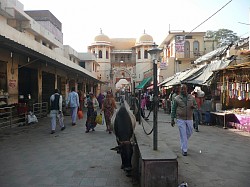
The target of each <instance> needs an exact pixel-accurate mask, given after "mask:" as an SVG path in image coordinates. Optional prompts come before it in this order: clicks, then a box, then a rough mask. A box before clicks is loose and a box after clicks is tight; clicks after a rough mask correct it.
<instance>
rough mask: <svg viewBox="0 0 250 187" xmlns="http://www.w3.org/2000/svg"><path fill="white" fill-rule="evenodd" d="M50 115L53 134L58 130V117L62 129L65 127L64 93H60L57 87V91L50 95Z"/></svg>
mask: <svg viewBox="0 0 250 187" xmlns="http://www.w3.org/2000/svg"><path fill="white" fill-rule="evenodd" d="M50 117H51V134H54V133H55V130H56V119H57V118H58V121H59V125H60V127H61V130H62V131H63V130H64V129H65V126H64V123H63V113H62V95H60V94H59V90H58V89H55V93H54V94H53V95H51V97H50Z"/></svg>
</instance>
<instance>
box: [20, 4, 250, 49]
mask: <svg viewBox="0 0 250 187" xmlns="http://www.w3.org/2000/svg"><path fill="white" fill-rule="evenodd" d="M19 1H20V2H21V3H22V4H23V5H24V10H49V11H50V12H51V13H52V14H53V15H54V16H55V17H56V18H57V19H58V20H59V21H60V22H61V23H62V32H63V44H64V45H69V46H71V47H72V48H73V49H75V50H76V51H77V52H87V47H88V46H90V45H91V43H93V41H94V38H95V36H97V35H99V34H100V29H102V32H103V34H105V35H107V36H108V37H109V38H139V37H140V36H141V35H142V34H143V33H144V30H145V33H146V34H149V35H151V36H152V37H153V39H154V41H155V43H156V44H158V45H160V44H161V43H162V42H163V40H164V39H165V38H166V37H167V35H168V32H169V30H170V31H173V32H174V31H183V30H184V31H185V32H191V31H193V32H206V31H207V30H212V31H216V30H219V29H229V30H232V31H233V32H235V33H236V34H237V35H238V36H240V37H247V36H249V35H250V25H249V23H250V21H249V19H250V18H249V17H250V0H173V1H170V0H153V1H149V0H70V1H66V0H42V1H34V0H19ZM227 3H228V4H227ZM226 4H227V5H226ZM225 5H226V6H225ZM223 6H225V7H224V8H222V7H223ZM221 8H222V9H221ZM220 9H221V10H220ZM219 10H220V11H219ZM217 11H219V12H218V13H216V12H217ZM215 13H216V14H215ZM213 14H215V15H214V16H212V15H213ZM210 16H212V17H211V18H210V19H208V18H209V17H210ZM206 19H208V20H207V21H205V20H206ZM204 21H205V22H204ZM202 22H204V23H203V24H202V25H201V26H199V27H198V28H196V27H197V26H198V25H200V24H201V23H202ZM195 28H196V29H195ZM194 29H195V30H194Z"/></svg>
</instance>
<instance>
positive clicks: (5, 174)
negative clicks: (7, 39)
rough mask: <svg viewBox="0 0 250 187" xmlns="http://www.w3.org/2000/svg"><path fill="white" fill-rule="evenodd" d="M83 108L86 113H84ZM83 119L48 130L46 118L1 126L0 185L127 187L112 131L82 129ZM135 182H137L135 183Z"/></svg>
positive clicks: (12, 186) (127, 179)
mask: <svg viewBox="0 0 250 187" xmlns="http://www.w3.org/2000/svg"><path fill="white" fill-rule="evenodd" d="M85 114H86V113H84V115H85ZM85 121H86V115H85V116H84V119H82V120H81V121H77V126H76V127H72V126H71V125H70V124H71V123H70V117H69V116H66V117H65V124H66V125H67V126H66V129H65V130H64V131H60V128H58V126H57V129H56V133H55V134H53V135H51V134H50V118H43V119H40V120H39V123H38V124H34V125H32V126H24V127H16V128H13V129H5V130H0V150H1V152H0V166H1V170H0V186H1V187H30V186H32V187H39V186H41V187H52V186H56V187H78V186H83V187H94V186H99V187H104V186H105V187H106V186H107V187H109V186H112V187H114V186H116V187H131V186H133V181H132V179H131V178H129V177H126V176H125V173H124V172H123V170H121V169H120V166H121V161H120V155H119V154H117V153H116V152H115V151H111V150H110V148H112V147H113V146H116V141H115V136H114V135H113V134H108V133H107V132H106V128H105V126H101V125H98V126H97V127H96V131H95V132H90V133H85V128H84V127H85V126H84V124H85ZM134 186H136V185H134Z"/></svg>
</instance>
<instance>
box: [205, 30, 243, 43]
mask: <svg viewBox="0 0 250 187" xmlns="http://www.w3.org/2000/svg"><path fill="white" fill-rule="evenodd" d="M205 37H206V38H210V39H211V38H213V39H214V40H216V41H217V42H218V46H217V47H222V46H224V45H228V44H231V43H234V42H235V41H237V40H239V37H238V36H237V34H236V33H234V32H233V31H231V30H228V29H219V30H218V31H212V30H208V31H207V32H206V36H205Z"/></svg>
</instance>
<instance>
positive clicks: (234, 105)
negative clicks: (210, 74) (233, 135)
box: [213, 62, 250, 132]
mask: <svg viewBox="0 0 250 187" xmlns="http://www.w3.org/2000/svg"><path fill="white" fill-rule="evenodd" d="M216 77H217V79H216V82H215V88H216V89H214V92H213V93H214V97H215V98H216V99H217V101H218V102H217V104H216V106H217V107H216V110H217V111H216V112H220V113H224V114H230V117H228V119H227V118H226V121H225V123H226V126H227V127H234V128H237V129H240V130H244V131H247V132H250V62H247V63H241V64H238V65H234V66H228V67H227V68H224V69H221V70H218V71H217V72H216Z"/></svg>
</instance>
